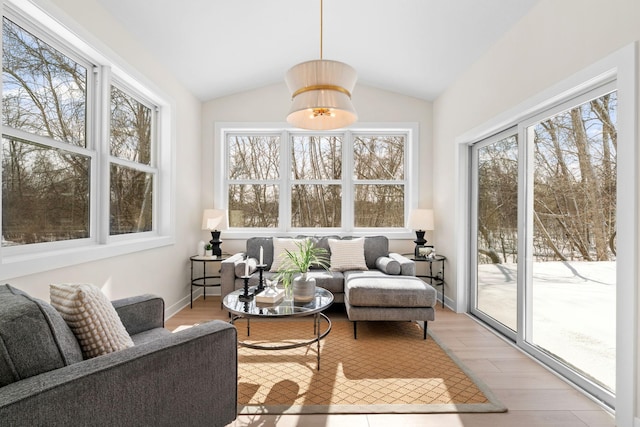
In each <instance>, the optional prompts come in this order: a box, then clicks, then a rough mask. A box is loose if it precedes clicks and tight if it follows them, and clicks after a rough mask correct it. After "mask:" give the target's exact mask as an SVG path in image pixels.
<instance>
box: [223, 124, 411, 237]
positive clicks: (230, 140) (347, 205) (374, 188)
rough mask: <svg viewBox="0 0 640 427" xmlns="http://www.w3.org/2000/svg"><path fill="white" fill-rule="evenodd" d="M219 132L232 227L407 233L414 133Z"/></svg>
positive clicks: (237, 130) (409, 130) (224, 183)
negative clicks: (410, 160)
mask: <svg viewBox="0 0 640 427" xmlns="http://www.w3.org/2000/svg"><path fill="white" fill-rule="evenodd" d="M221 131H222V133H221V135H222V138H223V140H224V145H223V149H224V152H223V153H222V155H221V158H222V159H224V160H225V161H226V166H225V167H224V168H222V170H224V171H225V175H224V177H222V182H223V186H224V189H223V191H222V193H223V194H225V195H226V200H223V201H221V202H220V203H219V204H220V205H224V204H226V205H227V206H228V209H229V225H230V227H231V228H232V229H233V228H236V229H243V228H244V229H260V228H277V229H280V230H281V231H289V230H302V229H314V230H317V229H326V230H337V231H352V230H362V231H364V230H367V229H376V230H380V229H385V230H389V231H394V230H396V231H400V230H402V231H405V229H404V220H405V212H408V209H409V206H412V203H416V200H415V198H413V197H409V195H410V194H412V193H411V192H410V191H409V187H410V182H409V181H410V180H409V175H408V172H407V171H409V170H416V168H415V167H413V166H412V165H409V162H408V159H411V158H413V157H416V156H413V157H412V156H411V152H410V151H411V147H412V145H413V144H411V140H412V138H415V134H416V133H417V131H416V130H415V129H414V128H412V127H409V128H399V129H388V128H384V129H379V130H374V131H370V130H366V131H364V130H362V131H360V130H352V131H342V132H336V131H331V132H321V133H319V132H306V131H300V130H295V131H289V130H287V129H272V130H268V131H262V130H257V129H251V128H248V129H232V128H224V126H223V127H222V128H221ZM345 165H347V167H345ZM416 204H417V203H416Z"/></svg>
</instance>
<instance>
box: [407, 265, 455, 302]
mask: <svg viewBox="0 0 640 427" xmlns="http://www.w3.org/2000/svg"><path fill="white" fill-rule="evenodd" d="M405 256H406V257H407V258H409V259H410V260H411V261H413V262H428V263H429V274H427V275H420V274H416V277H419V278H421V279H429V284H430V285H431V286H442V308H444V261H445V260H446V259H447V257H445V256H443V255H435V256H424V257H421V256H415V255H414V254H405ZM436 262H439V263H440V271H438V272H437V273H436V274H435V275H434V274H433V264H434V263H436Z"/></svg>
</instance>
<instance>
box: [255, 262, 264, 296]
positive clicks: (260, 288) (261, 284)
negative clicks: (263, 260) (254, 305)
mask: <svg viewBox="0 0 640 427" xmlns="http://www.w3.org/2000/svg"><path fill="white" fill-rule="evenodd" d="M256 268H257V269H258V272H259V273H260V281H259V282H258V287H257V288H256V293H258V292H262V291H263V290H264V287H265V286H264V277H263V276H262V272H263V271H264V270H265V269H266V268H267V264H259V265H257V266H256Z"/></svg>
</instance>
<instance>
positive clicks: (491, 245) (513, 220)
mask: <svg viewBox="0 0 640 427" xmlns="http://www.w3.org/2000/svg"><path fill="white" fill-rule="evenodd" d="M474 153H475V156H474V158H473V159H474V170H475V171H476V174H475V177H474V185H473V191H472V194H473V200H474V201H475V203H474V213H475V218H476V221H474V232H473V235H474V236H475V239H474V242H473V244H472V256H473V258H474V260H475V266H474V269H473V272H474V274H475V279H476V280H475V283H476V286H475V289H474V293H473V295H472V298H471V300H472V301H473V302H474V305H473V307H474V309H475V310H476V314H478V315H480V316H481V317H483V319H484V320H485V321H487V322H489V323H491V324H492V325H493V326H494V327H495V328H497V329H500V330H502V331H503V333H505V334H506V335H509V336H510V337H514V336H515V335H514V334H515V332H516V331H517V301H518V299H517V292H518V291H517V284H518V282H517V276H518V137H517V134H516V130H511V131H507V132H504V133H502V134H500V135H496V136H495V137H492V138H489V139H488V140H486V141H483V142H482V143H480V144H477V145H476V146H475V147H474Z"/></svg>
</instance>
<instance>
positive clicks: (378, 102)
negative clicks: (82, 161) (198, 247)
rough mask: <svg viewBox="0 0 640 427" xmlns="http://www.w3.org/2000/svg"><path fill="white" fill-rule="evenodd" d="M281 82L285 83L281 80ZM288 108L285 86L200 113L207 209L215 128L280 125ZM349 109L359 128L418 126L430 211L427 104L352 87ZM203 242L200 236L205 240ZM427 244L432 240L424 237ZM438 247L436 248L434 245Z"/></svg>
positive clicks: (229, 248) (402, 247)
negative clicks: (237, 124) (367, 125)
mask: <svg viewBox="0 0 640 427" xmlns="http://www.w3.org/2000/svg"><path fill="white" fill-rule="evenodd" d="M283 79H284V77H283ZM290 102H291V96H290V93H289V91H288V89H287V87H286V85H285V84H284V82H283V83H279V84H274V85H270V86H266V87H263V88H260V89H256V90H253V91H248V92H243V93H240V94H235V95H231V96H227V97H224V98H219V99H215V100H213V101H210V102H206V103H205V104H204V108H203V113H202V126H203V128H202V135H203V147H202V200H203V204H204V205H205V206H207V205H208V206H210V207H214V206H213V204H214V190H213V188H214V179H215V178H214V170H213V168H214V167H215V166H216V165H217V162H216V160H215V158H214V144H219V143H220V141H218V140H217V139H216V138H217V135H214V127H215V123H216V122H254V123H256V122H260V123H262V122H276V123H284V122H285V118H286V116H287V113H288V111H289V107H290ZM353 104H354V107H355V109H356V111H357V112H358V121H359V122H384V123H392V122H417V123H418V126H419V133H420V141H419V157H420V172H419V173H420V186H419V190H418V191H419V200H420V201H419V206H420V207H423V208H430V207H431V206H432V199H433V193H432V189H433V187H432V185H431V182H432V179H433V173H432V172H433V167H432V164H433V150H432V128H433V124H432V104H431V103H430V102H427V101H424V100H420V99H417V98H412V97H409V96H404V95H399V94H396V93H392V92H387V91H384V90H380V89H377V88H374V87H370V86H365V85H362V84H356V88H355V90H354V91H353ZM215 207H218V206H215ZM205 237H206V236H205V235H203V238H205ZM427 238H429V241H431V239H430V236H429V235H427ZM222 240H223V244H222V246H223V248H224V250H225V251H226V252H230V253H234V252H237V251H242V250H243V249H244V240H230V239H225V236H224V232H223V233H222ZM434 243H435V244H436V245H437V244H438V242H437V241H436V242H434ZM413 247H414V243H413V242H412V241H411V240H398V241H391V242H390V248H391V249H392V250H394V251H399V252H411V251H413Z"/></svg>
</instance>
